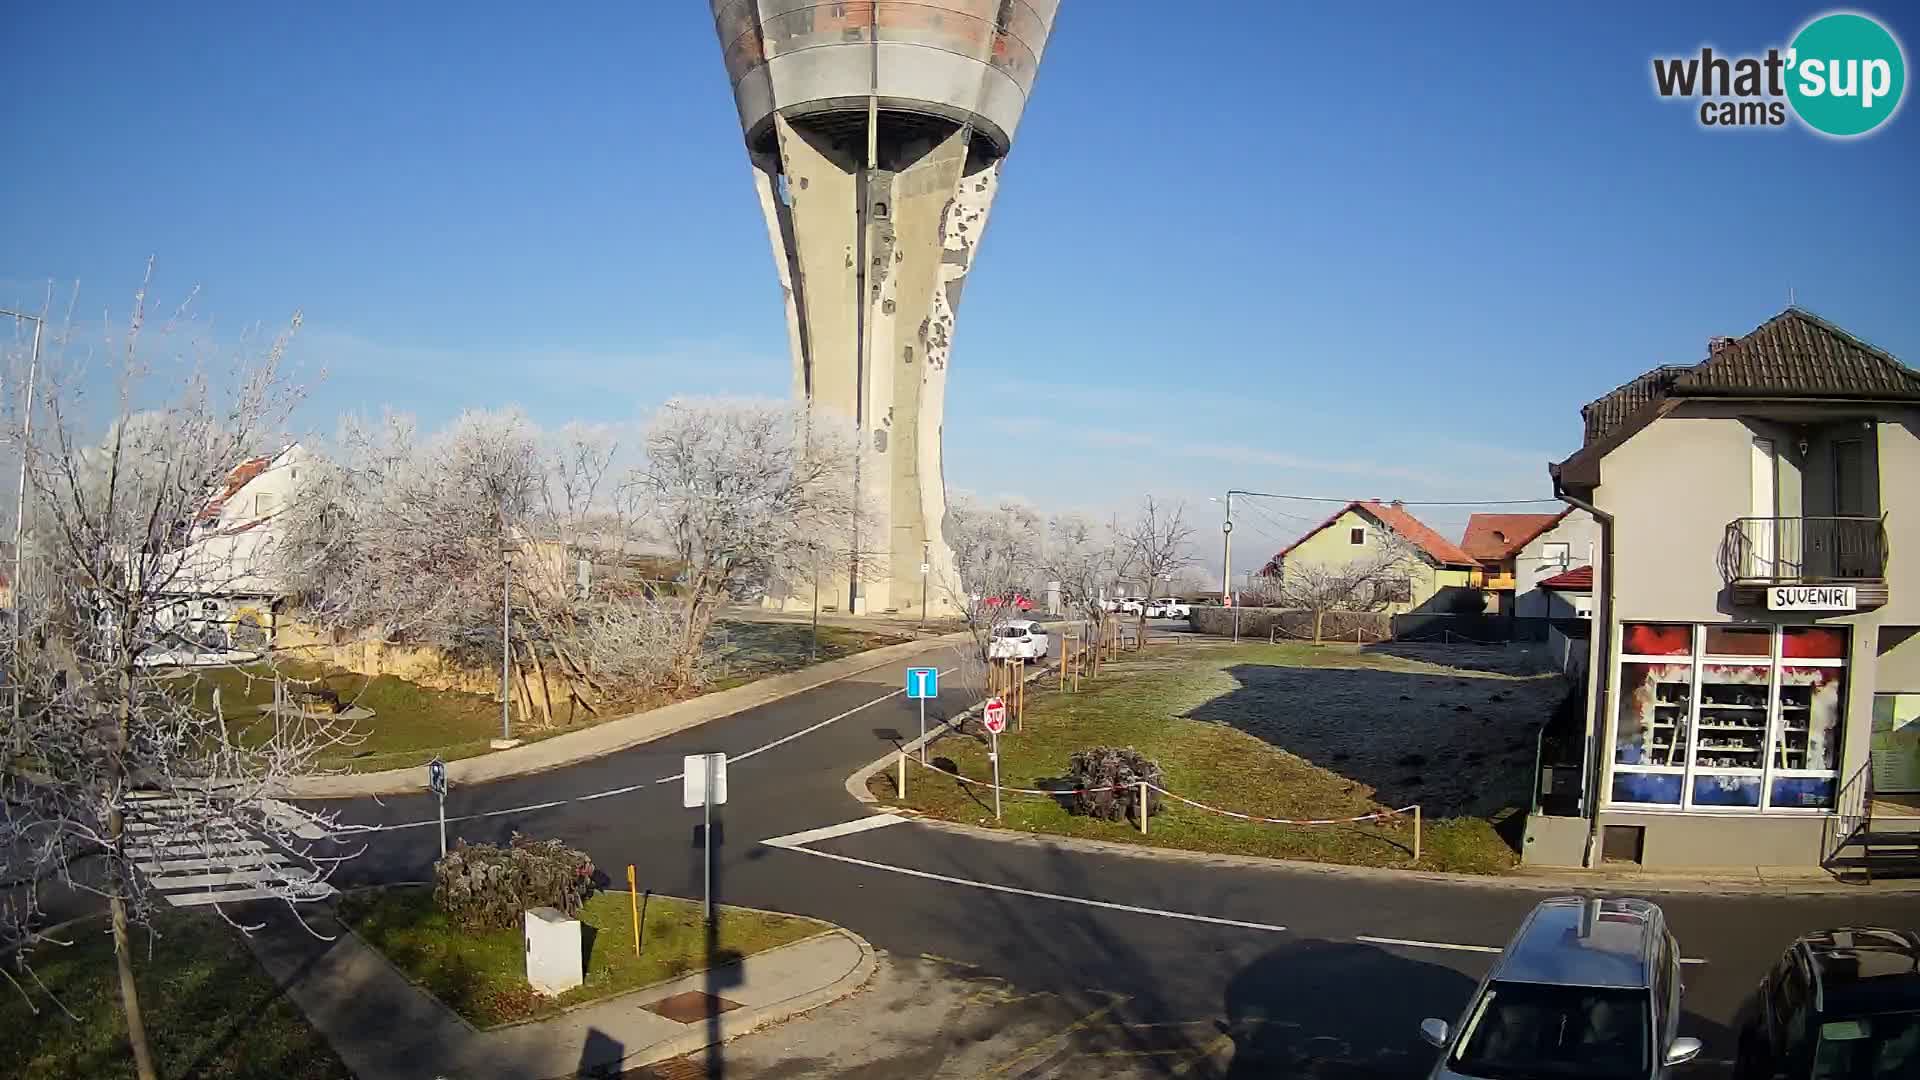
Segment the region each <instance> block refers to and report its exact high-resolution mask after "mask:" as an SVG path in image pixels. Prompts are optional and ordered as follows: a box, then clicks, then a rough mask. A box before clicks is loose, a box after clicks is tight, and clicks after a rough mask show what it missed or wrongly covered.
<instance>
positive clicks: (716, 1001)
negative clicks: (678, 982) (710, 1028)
mask: <svg viewBox="0 0 1920 1080" xmlns="http://www.w3.org/2000/svg"><path fill="white" fill-rule="evenodd" d="M641 1007H642V1008H644V1009H646V1010H647V1011H648V1012H650V1013H658V1014H660V1015H661V1016H664V1017H666V1018H667V1019H669V1020H672V1021H674V1022H676V1023H681V1024H691V1023H694V1022H696V1021H700V1020H705V1019H706V1018H707V1017H709V1016H718V1015H719V1014H721V1013H723V1012H727V1011H729V1010H732V1009H737V1008H739V1007H740V1003H739V1002H737V1001H728V1000H727V999H726V998H723V997H715V996H714V995H712V994H709V993H707V992H706V991H704V990H688V991H687V992H685V993H683V994H675V995H673V996H672V997H663V998H661V999H660V1000H659V1001H656V1002H654V1003H653V1004H651V1005H643V1006H641Z"/></svg>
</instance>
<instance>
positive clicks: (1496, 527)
mask: <svg viewBox="0 0 1920 1080" xmlns="http://www.w3.org/2000/svg"><path fill="white" fill-rule="evenodd" d="M1571 512H1572V508H1571V507H1569V508H1568V509H1566V510H1562V511H1560V512H1559V513H1557V514H1475V515H1473V516H1472V517H1469V518H1468V519H1467V531H1466V535H1464V536H1462V537H1461V538H1460V550H1462V551H1464V552H1466V553H1467V554H1468V555H1470V556H1472V557H1473V558H1474V559H1476V560H1478V561H1480V562H1499V561H1500V560H1502V559H1506V558H1510V557H1511V556H1513V555H1515V554H1516V553H1518V552H1519V550H1520V549H1521V548H1523V547H1526V546H1527V545H1528V544H1530V543H1532V542H1533V538H1534V537H1536V536H1539V535H1540V534H1541V533H1543V532H1546V531H1547V530H1548V529H1551V528H1553V527H1554V526H1555V525H1558V524H1559V523H1560V519H1561V518H1563V517H1566V516H1567V515H1568V514H1569V513H1571Z"/></svg>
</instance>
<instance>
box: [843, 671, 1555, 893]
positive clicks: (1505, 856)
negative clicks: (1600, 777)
mask: <svg viewBox="0 0 1920 1080" xmlns="http://www.w3.org/2000/svg"><path fill="white" fill-rule="evenodd" d="M1456 683H1463V684H1464V685H1456ZM1556 686H1557V683H1556V681H1555V680H1552V679H1540V680H1537V681H1536V680H1531V679H1523V678H1519V677H1514V676H1505V675H1500V676H1495V675H1492V674H1491V673H1488V672H1482V671H1468V670H1464V669H1455V668H1448V667H1443V666H1440V665H1438V664H1434V663H1431V662H1427V661H1422V660H1418V659H1410V658H1406V657H1399V656H1392V655H1385V654H1379V653H1369V652H1366V651H1363V650H1360V649H1355V648H1353V647H1351V646H1345V647H1338V648H1334V647H1321V648H1314V647H1312V646H1308V645H1298V644H1281V645H1243V646H1237V647H1232V648H1226V649H1209V650H1204V651H1202V650H1184V651H1181V650H1177V649H1176V648H1162V649H1157V650H1156V649H1149V650H1148V651H1147V652H1146V653H1145V654H1143V655H1140V656H1138V657H1133V658H1129V659H1127V660H1124V661H1122V662H1120V663H1118V664H1115V665H1113V666H1111V667H1109V668H1107V669H1106V670H1105V671H1104V672H1103V673H1102V675H1101V676H1100V678H1099V679H1097V680H1093V681H1090V682H1086V683H1083V684H1082V690H1081V692H1080V693H1078V694H1062V693H1060V692H1058V691H1056V690H1053V689H1045V690H1041V691H1038V692H1035V691H1030V694H1032V696H1031V697H1030V698H1029V703H1028V713H1027V716H1026V717H1025V718H1024V720H1023V722H1022V725H1021V730H1020V731H1018V732H1015V733H1010V734H1008V735H1004V736H1002V737H1001V740H1000V753H1001V782H1002V783H1003V784H1004V785H1006V786H1008V787H1020V788H1034V789H1039V790H1053V789H1058V788H1063V787H1065V786H1066V785H1065V782H1064V780H1063V778H1062V774H1063V773H1064V772H1065V770H1066V766H1067V760H1068V758H1069V757H1070V756H1071V755H1072V754H1073V753H1074V752H1075V751H1077V750H1082V749H1085V748H1087V747H1090V746H1095V745H1113V746H1133V747H1137V748H1138V749H1140V750H1141V751H1143V752H1145V753H1146V754H1147V756H1149V757H1151V758H1153V759H1154V760H1156V761H1158V762H1159V763H1160V765H1161V767H1162V768H1163V769H1164V770H1165V772H1166V776H1167V787H1168V789H1169V790H1171V791H1174V792H1176V793H1178V794H1180V795H1183V796H1186V797H1187V798H1190V799H1194V800H1196V801H1199V802H1202V803H1206V804H1208V805H1210V806H1214V807H1218V808H1220V809H1224V810H1231V811H1235V812H1238V813H1243V814H1250V815H1258V816H1261V817H1274V818H1291V819H1326V818H1347V817H1358V816H1361V815H1365V814H1370V813H1373V812H1375V811H1379V810H1382V809H1386V808H1389V807H1402V806H1406V805H1409V804H1411V803H1416V802H1417V803H1420V804H1421V807H1422V812H1423V817H1424V818H1425V829H1424V832H1423V836H1422V848H1423V850H1422V858H1421V861H1420V863H1419V865H1420V866H1421V867H1422V868H1424V869H1438V870H1457V871H1466V872H1474V873H1498V872H1501V871H1504V870H1506V869H1509V868H1510V867H1511V866H1512V865H1513V863H1514V861H1515V859H1514V852H1513V849H1512V847H1511V846H1510V845H1509V844H1508V843H1507V842H1506V841H1505V840H1503V839H1501V837H1500V836H1499V834H1498V833H1497V832H1496V831H1495V820H1496V819H1497V818H1499V817H1502V816H1505V815H1507V814H1509V813H1511V808H1512V805H1513V804H1514V803H1515V802H1516V801H1517V800H1524V798H1525V795H1526V792H1527V779H1526V777H1527V773H1528V772H1529V770H1530V767H1531V764H1532V745H1533V744H1532V742H1531V736H1530V734H1529V735H1528V738H1527V741H1526V742H1525V747H1526V754H1525V756H1524V760H1521V759H1520V757H1519V756H1517V755H1515V754H1514V753H1513V752H1512V751H1511V750H1510V749H1509V748H1508V747H1507V743H1508V742H1510V741H1511V740H1512V739H1513V738H1514V733H1516V732H1527V731H1529V730H1530V729H1529V725H1532V724H1537V723H1540V722H1544V721H1545V720H1546V718H1547V716H1548V715H1549V714H1550V713H1551V711H1552V705H1553V702H1554V701H1556V700H1557V696H1556V695H1557V691H1556V689H1555V687H1556ZM1403 693H1404V694H1405V695H1406V698H1407V700H1405V701H1402V700H1401V695H1402V694H1403ZM1496 693H1498V694H1500V695H1501V698H1500V700H1498V701H1495V700H1494V699H1493V695H1494V694H1496ZM1470 701H1471V702H1472V703H1473V704H1472V706H1471V707H1472V708H1473V709H1474V710H1476V711H1474V712H1473V713H1472V714H1471V716H1469V717H1468V718H1467V719H1466V720H1465V721H1462V720H1460V719H1457V718H1458V717H1461V716H1462V715H1464V714H1460V713H1457V712H1455V711H1454V706H1455V705H1460V704H1466V703H1468V702H1470ZM1483 715H1484V717H1485V718H1488V719H1490V720H1491V722H1490V723H1485V724H1483V723H1481V722H1480V721H1481V720H1482V719H1483ZM1427 718H1430V719H1427ZM1468 745H1472V746H1475V747H1491V748H1492V750H1491V752H1489V753H1488V754H1487V755H1486V756H1484V757H1483V758H1482V759H1481V760H1480V761H1479V762H1478V763H1470V762H1468V760H1467V753H1468V751H1466V750H1464V749H1463V748H1464V747H1465V746H1468ZM930 754H931V755H933V756H937V757H940V758H944V759H946V760H947V762H949V763H950V764H951V766H952V767H953V768H954V769H955V770H957V771H958V773H959V775H960V776H962V777H966V778H969V779H974V780H984V779H988V778H990V777H991V776H992V766H991V763H990V762H989V761H988V760H987V756H986V746H985V744H984V742H983V741H982V739H981V737H978V736H976V735H973V734H966V735H957V736H949V737H947V738H945V739H943V740H941V741H940V742H939V743H938V744H937V745H936V746H935V747H934V748H932V750H931V751H930ZM871 790H873V792H874V793H875V794H876V795H878V796H879V797H881V798H882V799H883V800H886V801H889V802H893V801H897V798H896V796H897V793H896V792H895V791H894V780H893V773H892V771H891V770H889V771H886V772H883V773H881V774H879V775H877V776H875V777H874V779H873V780H872V782H871ZM907 790H908V794H909V796H910V798H909V800H908V802H907V805H909V806H911V807H915V808H917V809H920V810H922V811H925V812H927V813H929V814H933V815H936V816H939V817H944V818H948V819H950V820H955V821H965V822H969V823H980V824H991V823H992V817H993V798H992V792H991V791H989V790H987V789H985V788H981V787H976V786H971V785H967V784H963V783H961V782H960V781H958V780H956V779H954V778H952V777H948V776H942V775H940V774H938V773H936V772H932V771H929V770H925V769H921V768H918V767H917V766H912V767H910V771H909V774H908V785H907ZM1003 812H1004V815H1005V816H1004V824H1005V825H1006V826H1007V827H1010V828H1016V829H1021V830H1025V831H1032V832H1046V833H1058V834H1062V835H1068V836H1085V837H1094V838H1100V839H1107V840H1115V841H1120V842H1125V843H1139V844H1148V845H1153V846H1164V847H1176V848H1187V849H1191V850H1198V851H1214V852H1227V853H1236V854H1249V855H1263V856H1268V857H1274V858H1294V859H1315V860H1320V861H1326V862H1339V863H1351V864H1357V865H1369V866H1406V865H1409V864H1410V861H1411V856H1412V843H1413V831H1412V823H1411V821H1410V820H1405V819H1402V820H1393V821H1389V822H1386V823H1363V824H1350V825H1335V826H1315V827H1304V826H1291V825H1271V824H1261V823H1253V822H1245V821H1240V820H1237V819H1234V818H1229V817H1225V816H1221V815H1218V814H1213V813H1209V812H1207V811H1204V810H1200V809H1196V808H1194V807H1190V806H1186V805H1182V804H1179V803H1176V802H1173V801H1171V800H1169V801H1168V803H1167V804H1166V808H1165V810H1164V811H1163V812H1162V813H1160V814H1156V815H1155V816H1154V817H1153V819H1152V820H1151V822H1150V823H1149V824H1150V828H1149V831H1148V834H1147V835H1146V836H1144V837H1143V836H1141V834H1140V832H1139V828H1138V825H1137V823H1121V822H1107V821H1100V820H1095V819H1091V818H1087V817H1082V816H1076V815H1073V814H1070V813H1068V811H1067V807H1066V799H1065V798H1063V797H1049V796H1008V797H1006V798H1004V799H1003Z"/></svg>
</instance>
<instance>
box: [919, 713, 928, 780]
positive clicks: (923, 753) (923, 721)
mask: <svg viewBox="0 0 1920 1080" xmlns="http://www.w3.org/2000/svg"><path fill="white" fill-rule="evenodd" d="M926 763H927V699H926V698H921V699H920V764H922V765H925V764H926Z"/></svg>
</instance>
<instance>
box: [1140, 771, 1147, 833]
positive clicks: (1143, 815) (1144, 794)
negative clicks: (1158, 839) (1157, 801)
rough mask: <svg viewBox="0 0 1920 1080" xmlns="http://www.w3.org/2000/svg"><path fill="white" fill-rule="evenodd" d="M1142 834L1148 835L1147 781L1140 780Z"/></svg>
mask: <svg viewBox="0 0 1920 1080" xmlns="http://www.w3.org/2000/svg"><path fill="white" fill-rule="evenodd" d="M1140 835H1141V836H1145V835H1147V782H1146V781H1145V780H1142V781H1140Z"/></svg>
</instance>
